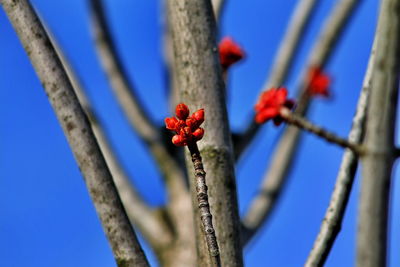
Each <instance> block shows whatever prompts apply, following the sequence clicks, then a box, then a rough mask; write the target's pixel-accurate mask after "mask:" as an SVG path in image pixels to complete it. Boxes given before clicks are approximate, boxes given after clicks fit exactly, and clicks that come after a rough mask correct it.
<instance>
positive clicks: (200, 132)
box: [193, 128, 204, 141]
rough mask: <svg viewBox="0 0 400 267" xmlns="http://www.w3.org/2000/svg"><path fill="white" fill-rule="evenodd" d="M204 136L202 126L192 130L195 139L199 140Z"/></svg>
mask: <svg viewBox="0 0 400 267" xmlns="http://www.w3.org/2000/svg"><path fill="white" fill-rule="evenodd" d="M203 136H204V129H203V128H198V129H196V130H195V131H194V132H193V138H194V140H196V141H199V140H200V139H201V138H203Z"/></svg>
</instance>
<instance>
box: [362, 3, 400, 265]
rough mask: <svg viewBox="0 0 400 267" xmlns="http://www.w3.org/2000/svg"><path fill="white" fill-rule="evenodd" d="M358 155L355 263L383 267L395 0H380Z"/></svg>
mask: <svg viewBox="0 0 400 267" xmlns="http://www.w3.org/2000/svg"><path fill="white" fill-rule="evenodd" d="M375 42H376V51H375V58H374V59H373V63H372V64H373V72H372V78H371V79H372V82H371V93H370V100H369V105H368V112H367V126H366V136H365V141H364V145H365V147H366V153H364V155H363V156H362V158H361V159H362V166H363V168H362V181H361V195H360V202H359V205H360V206H359V212H358V214H359V216H358V236H357V266H358V267H376V266H379V267H385V266H386V260H387V252H388V249H387V244H388V239H387V234H388V218H389V206H390V205H389V202H390V201H389V200H390V189H391V180H392V168H393V163H394V161H395V150H396V147H395V144H394V143H395V142H394V141H395V140H394V139H395V131H396V112H397V99H398V89H399V79H400V60H399V59H400V0H382V1H381V7H380V14H379V19H378V26H377V30H376V33H375Z"/></svg>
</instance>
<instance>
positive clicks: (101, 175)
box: [0, 0, 148, 266]
mask: <svg viewBox="0 0 400 267" xmlns="http://www.w3.org/2000/svg"><path fill="white" fill-rule="evenodd" d="M0 3H1V5H2V6H3V8H4V10H5V12H6V14H7V16H8V18H9V20H10V21H11V23H12V24H13V26H14V28H15V30H16V32H17V34H18V36H19V38H20V40H21V42H22V44H23V46H24V49H25V51H26V52H27V54H28V56H29V58H30V60H31V62H32V64H33V67H34V68H35V70H36V73H37V75H38V76H39V79H40V80H41V82H42V85H43V87H44V89H45V91H46V94H47V96H48V98H49V101H50V103H51V105H52V107H53V109H54V111H55V113H56V115H57V118H58V120H59V122H60V124H61V126H62V128H63V131H64V134H65V136H66V137H67V140H68V143H69V145H70V147H71V149H72V152H73V154H74V157H75V159H76V161H77V163H78V165H79V168H80V170H81V172H82V174H83V176H84V179H85V182H86V185H87V187H88V190H89V193H90V196H91V198H92V201H93V203H94V205H95V208H96V211H97V213H98V216H99V217H100V220H101V223H102V225H103V229H104V232H105V234H106V236H107V238H108V240H109V243H110V245H111V248H112V251H113V254H114V257H115V260H116V261H117V264H118V265H120V266H122V265H124V266H148V263H147V259H146V257H145V255H144V253H143V251H142V248H141V246H140V244H139V243H138V241H137V238H136V235H135V233H134V231H133V228H132V226H131V224H130V222H129V219H128V217H127V215H126V213H125V210H124V208H123V205H122V203H121V200H120V198H119V196H118V192H117V189H116V187H115V185H114V182H113V178H112V176H111V173H110V171H109V169H108V167H107V164H106V162H105V160H104V157H103V155H102V153H101V151H100V148H99V145H98V143H97V141H96V138H95V136H94V134H93V132H92V129H91V127H90V124H89V122H88V119H87V117H86V115H85V113H84V111H83V109H82V107H81V106H80V104H79V101H78V99H77V97H76V95H75V93H74V90H73V88H72V85H71V83H70V81H69V79H68V76H67V74H66V72H65V70H64V68H63V66H62V64H61V62H60V60H59V58H58V57H57V54H56V52H55V50H54V48H53V46H52V44H51V42H50V40H49V38H48V36H47V34H46V31H45V30H44V28H43V26H42V25H41V23H40V21H39V19H38V17H37V16H36V14H35V12H34V11H33V9H32V8H31V6H30V4H29V2H27V1H25V0H19V1H14V0H1V1H0Z"/></svg>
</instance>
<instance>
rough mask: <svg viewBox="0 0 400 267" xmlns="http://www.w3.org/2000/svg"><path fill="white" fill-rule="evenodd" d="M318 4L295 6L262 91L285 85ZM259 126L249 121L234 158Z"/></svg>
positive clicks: (303, 0)
mask: <svg viewBox="0 0 400 267" xmlns="http://www.w3.org/2000/svg"><path fill="white" fill-rule="evenodd" d="M317 4H318V1H316V0H301V1H299V3H298V5H297V6H296V8H295V10H294V13H293V15H292V18H291V20H290V22H289V26H288V28H287V31H286V33H285V36H284V38H283V39H282V42H281V44H280V46H279V50H278V53H277V54H276V57H275V59H274V63H273V65H272V70H271V73H270V74H269V76H268V79H267V81H266V82H265V84H264V86H263V90H262V91H265V90H268V89H270V88H272V87H279V86H281V85H282V84H284V83H285V81H286V78H287V77H288V74H289V73H290V70H291V67H292V65H293V62H294V59H295V56H296V51H297V49H298V48H299V47H300V44H301V41H302V40H303V37H304V36H305V32H306V30H307V25H308V23H309V22H310V21H311V19H312V17H313V15H314V13H315V12H314V10H315V8H316V6H317ZM259 129H260V125H259V124H257V123H255V122H254V120H251V123H250V124H249V125H248V126H247V127H246V130H245V131H244V133H243V134H242V135H241V136H240V138H239V139H238V142H236V143H235V157H236V158H239V157H240V155H241V154H242V152H243V151H244V150H245V149H246V148H247V146H248V145H249V144H250V143H251V141H252V140H253V139H254V137H255V135H256V134H257V133H258V130H259Z"/></svg>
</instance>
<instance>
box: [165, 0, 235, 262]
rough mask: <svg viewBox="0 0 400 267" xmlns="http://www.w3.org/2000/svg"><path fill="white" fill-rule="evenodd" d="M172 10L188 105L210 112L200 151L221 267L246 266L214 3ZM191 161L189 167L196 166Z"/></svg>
mask: <svg viewBox="0 0 400 267" xmlns="http://www.w3.org/2000/svg"><path fill="white" fill-rule="evenodd" d="M167 6H168V16H169V18H170V19H171V26H172V27H171V33H172V39H173V46H174V54H175V62H176V63H175V64H176V68H177V71H178V83H179V86H180V90H181V97H182V100H183V101H184V102H185V103H186V104H188V105H189V106H190V108H192V109H198V108H204V109H205V112H206V121H205V124H204V128H205V131H206V133H205V136H204V138H203V139H202V141H201V143H199V147H200V152H201V155H202V157H203V164H204V169H205V170H206V172H207V177H208V184H209V195H210V205H211V209H212V210H213V212H214V215H215V216H214V219H215V220H214V227H215V231H216V235H217V239H218V242H219V247H220V251H221V264H222V265H223V266H232V267H233V266H242V265H243V260H242V249H241V245H240V234H239V230H240V229H239V223H238V222H239V216H238V206H237V198H236V182H235V175H234V166H233V156H232V145H231V140H230V130H229V124H228V118H227V112H226V104H225V99H224V82H223V80H222V76H221V68H220V64H219V60H218V49H217V47H216V43H215V31H216V29H215V20H214V16H213V11H212V7H211V3H210V1H209V0H208V1H206V0H169V1H168V2H167ZM188 161H189V160H188ZM188 161H187V164H191V162H190V161H189V162H188ZM192 179H193V180H194V178H192ZM192 179H191V180H192ZM191 186H192V199H193V205H195V206H196V204H195V203H196V202H197V201H196V193H195V190H194V186H195V185H194V184H191ZM195 206H194V207H195ZM195 218H196V221H197V225H198V227H197V237H198V253H199V261H198V265H199V266H207V264H209V257H208V251H207V248H206V246H205V242H204V239H203V238H200V237H201V236H202V233H201V227H199V220H198V219H197V218H198V215H196V216H195Z"/></svg>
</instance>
